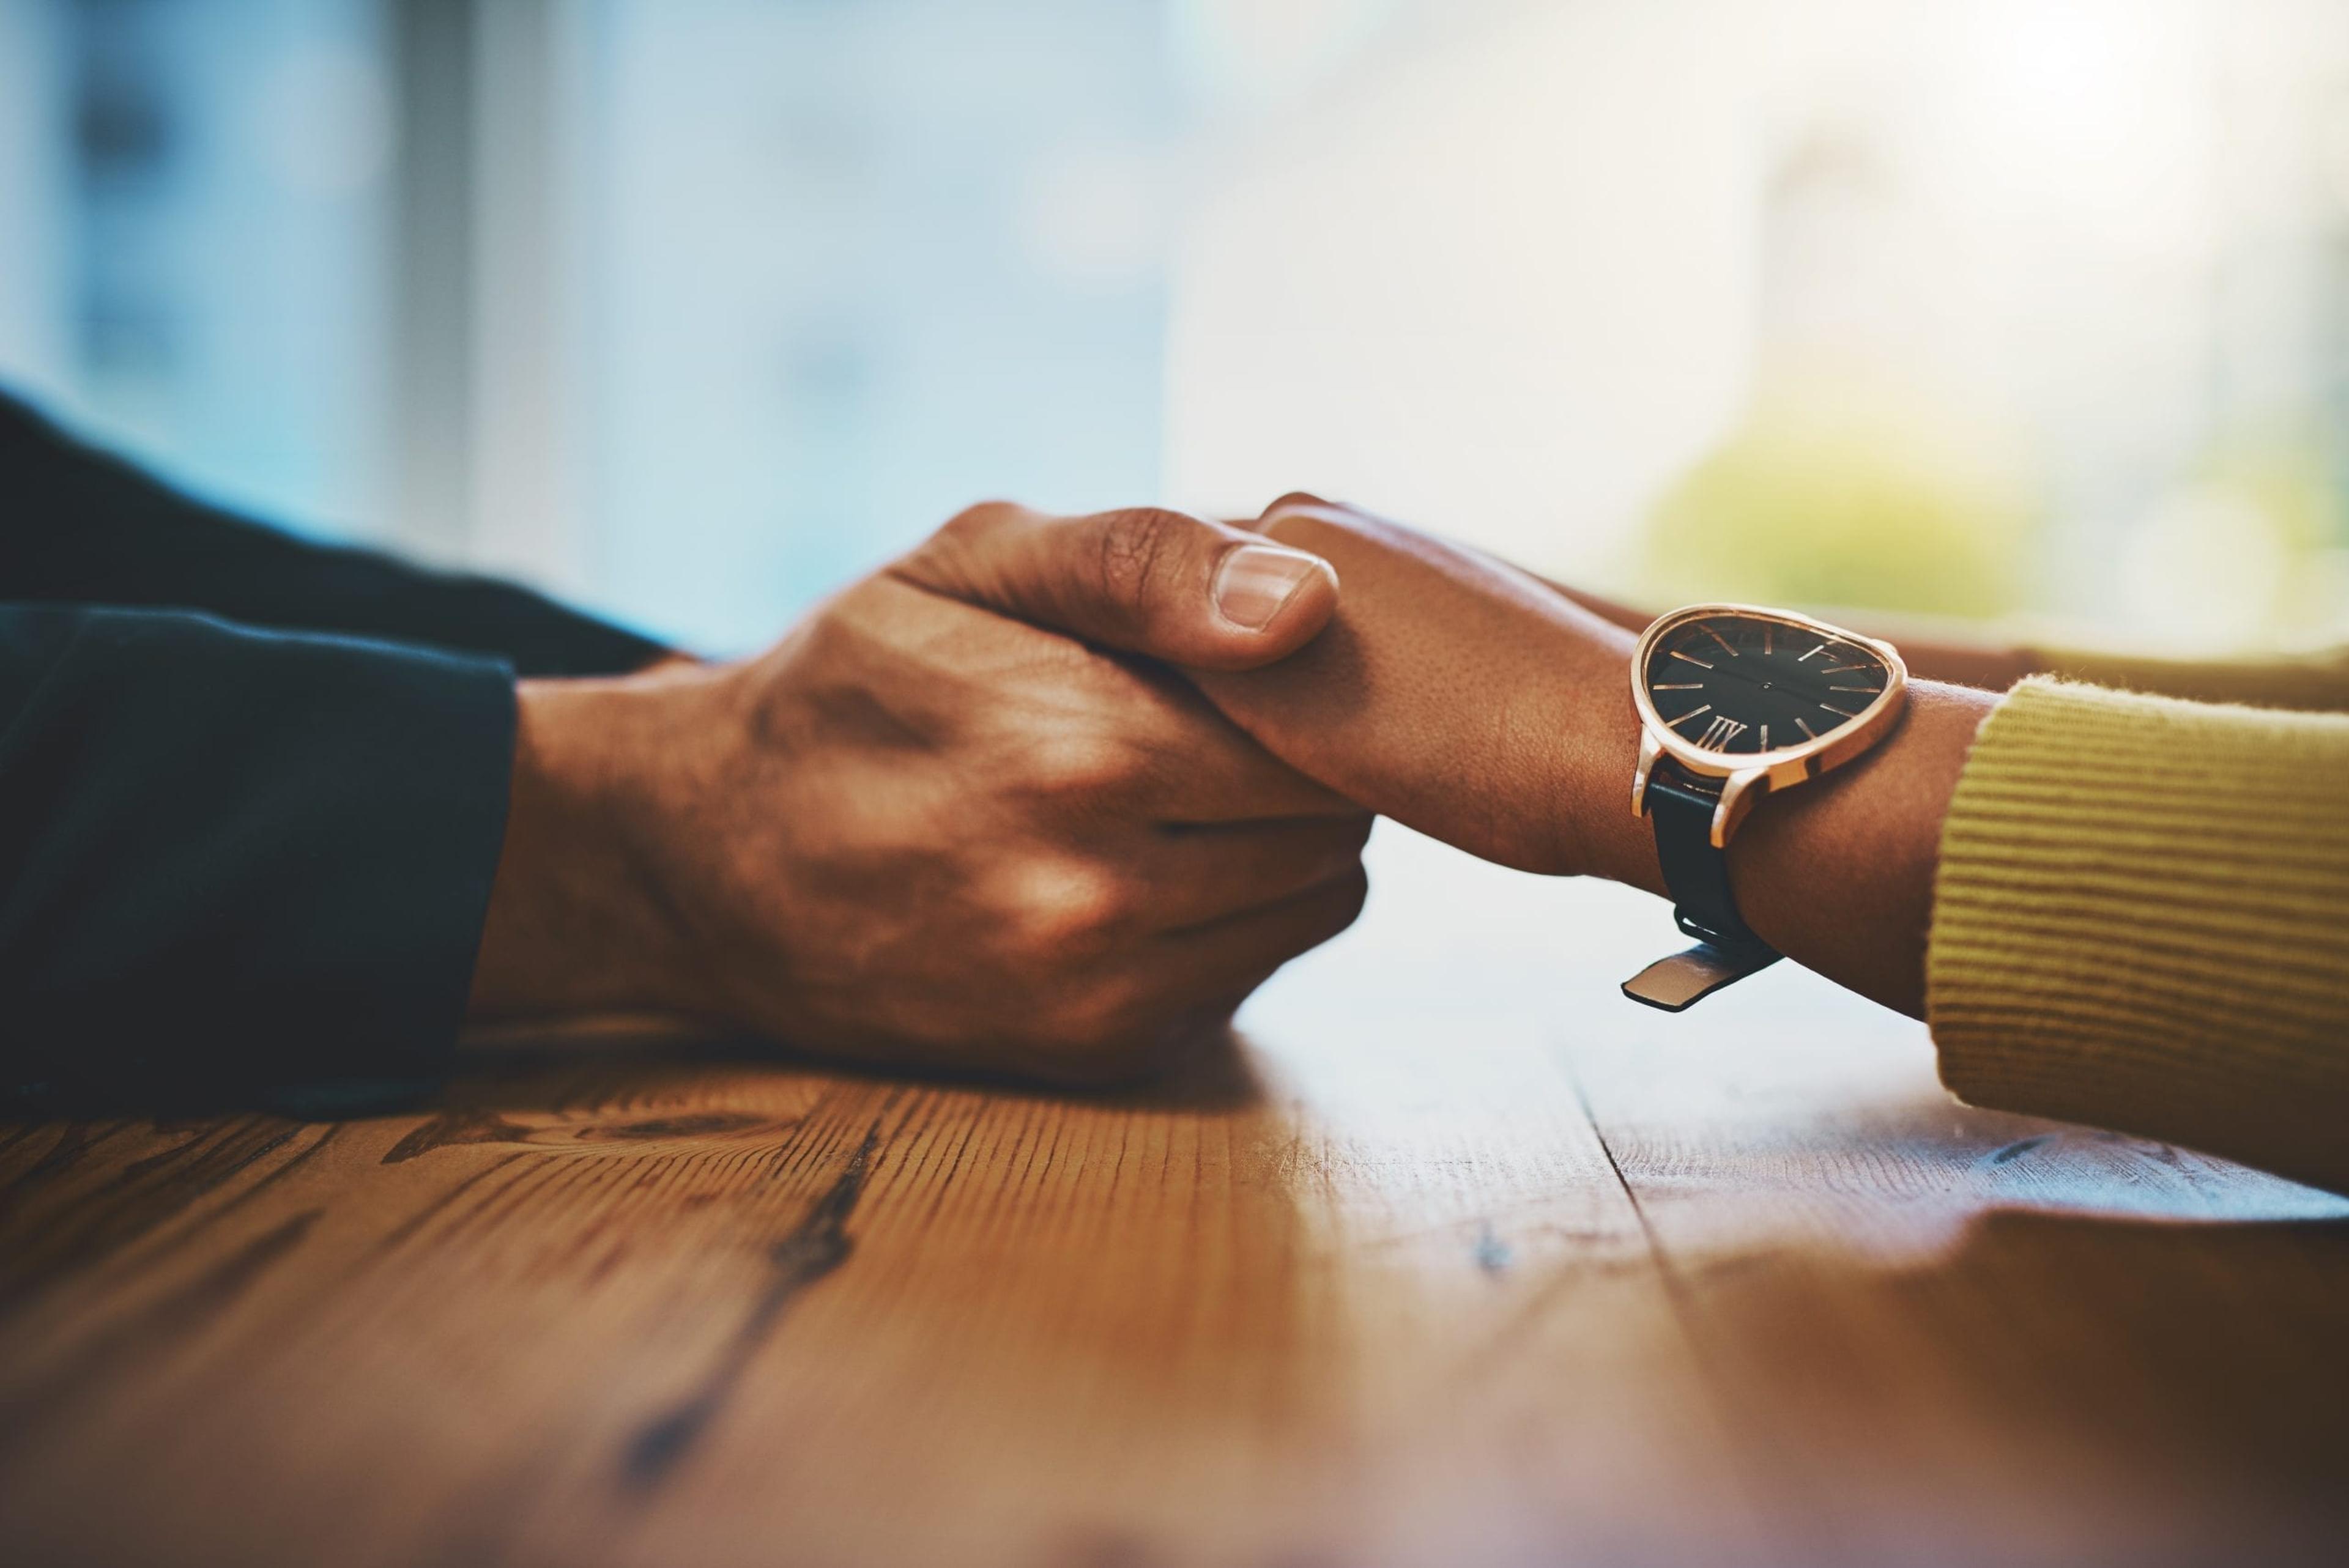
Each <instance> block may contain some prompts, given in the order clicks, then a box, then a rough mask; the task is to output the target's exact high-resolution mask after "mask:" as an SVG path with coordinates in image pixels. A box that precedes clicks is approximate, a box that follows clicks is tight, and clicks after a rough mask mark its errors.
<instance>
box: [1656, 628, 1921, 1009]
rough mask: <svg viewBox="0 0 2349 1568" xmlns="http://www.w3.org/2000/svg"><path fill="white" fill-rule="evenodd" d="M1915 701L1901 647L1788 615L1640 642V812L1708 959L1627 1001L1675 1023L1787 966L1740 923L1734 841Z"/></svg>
mask: <svg viewBox="0 0 2349 1568" xmlns="http://www.w3.org/2000/svg"><path fill="white" fill-rule="evenodd" d="M1908 696H1909V669H1908V666H1907V665H1903V664H1902V663H1901V662H1900V654H1899V650H1898V649H1896V648H1894V647H1893V645H1891V644H1889V643H1884V642H1878V641H1877V640H1876V639H1875V638H1873V637H1863V636H1860V635H1859V634H1857V633H1855V632H1847V631H1845V630H1843V629H1842V628H1841V627H1839V626H1831V625H1828V624H1826V622H1824V621H1814V620H1812V619H1811V618H1810V617H1809V616H1807V615H1797V614H1794V613H1793V612H1792V611H1788V610H1764V609H1757V608H1755V607H1754V606H1752V605H1749V604H1692V605H1690V606H1689V607H1688V608H1686V609H1684V610H1675V611H1673V612H1672V613H1671V614H1669V615H1665V616H1663V617H1661V619H1659V620H1658V621H1656V622H1655V624H1652V625H1651V626H1650V627H1649V628H1648V629H1647V631H1646V632H1645V633H1643V634H1641V635H1640V645H1639V647H1638V648H1637V649H1636V650H1635V651H1634V652H1633V654H1632V655H1631V701H1632V703H1633V705H1634V706H1635V707H1638V709H1639V712H1640V766H1639V770H1638V771H1637V772H1636V773H1634V774H1633V775H1632V778H1631V810H1632V811H1633V813H1634V814H1635V815H1639V816H1643V817H1646V818H1648V819H1649V820H1651V822H1653V823H1654V824H1655V830H1656V859H1657V861H1659V862H1660V863H1661V866H1662V868H1663V873H1664V887H1665V890H1666V891H1667V892H1670V893H1671V900H1672V915H1673V918H1674V919H1675V920H1677V921H1678V922H1679V923H1680V928H1681V931H1682V934H1685V935H1688V936H1692V937H1694V938H1696V945H1695V946H1693V947H1692V948H1690V949H1689V950H1688V951H1687V952H1685V953H1676V954H1672V955H1671V957H1669V958H1660V959H1658V960H1657V961H1656V962H1655V963H1653V964H1651V965H1648V966H1647V967H1646V968H1645V969H1642V970H1641V971H1640V973H1639V974H1637V975H1633V976H1632V977H1631V978H1630V979H1629V980H1626V981H1625V982H1623V995H1626V996H1629V997H1630V998H1631V999H1632V1000H1633V1001H1635V1002H1645V1003H1646V1004H1648V1005H1649V1006H1651V1007H1661V1008H1662V1009H1663V1010H1664V1011H1666V1012H1668V1013H1677V1012H1679V1011H1681V1010H1682V1008H1684V1007H1688V1006H1693V1005H1694V1004H1695V1003H1697V1002H1700V1001H1702V999H1704V998H1705V997H1706V996H1709V995H1712V994H1713V992H1715V991H1718V990H1720V989H1721V988H1722V987H1723V985H1729V984H1730V983H1732V982H1733V981H1736V980H1742V979H1744V977H1745V976H1746V975H1751V974H1753V973H1754V971H1755V970H1757V969H1763V968H1766V967H1767V966H1769V965H1772V964H1775V963H1776V962H1777V961H1778V956H1779V955H1778V953H1777V952H1776V950H1775V949H1774V948H1772V947H1771V945H1770V944H1768V943H1766V942H1764V941H1763V940H1762V939H1761V938H1760V937H1759V936H1756V935H1755V934H1754V931H1753V928H1752V927H1750V926H1748V925H1747V924H1746V923H1745V920H1744V916H1742V915H1741V914H1739V913H1738V912H1737V900H1736V898H1735V897H1734V895H1733V893H1732V892H1731V891H1730V886H1729V859H1728V855H1727V853H1726V852H1725V851H1727V850H1728V848H1729V841H1730V838H1731V836H1732V835H1733V834H1734V833H1735V832H1736V831H1737V825H1738V823H1740V822H1741V821H1743V820H1744V818H1745V814H1746V812H1748V811H1750V810H1753V807H1754V801H1755V800H1757V799H1761V797H1762V796H1764V795H1765V794H1769V793H1772V792H1775V791H1776V790H1780V789H1792V788H1794V787H1795V785H1797V784H1800V783H1803V782H1804V781H1805V780H1806V779H1816V778H1817V777H1818V776H1819V775H1820V774H1822V773H1825V772H1826V771H1827V769H1831V768H1840V767H1842V766H1843V765H1844V764H1845V763H1847V762H1848V761H1850V760H1851V759H1852V758H1855V757H1857V756H1859V755H1860V754H1861V753H1863V752H1865V751H1867V750H1868V748H1870V747H1872V746H1875V745H1876V744H1878V742H1879V741H1881V740H1883V739H1884V738H1885V737H1887V736H1889V735H1890V734H1891V733H1892V731H1893V729H1894V727H1897V726H1898V725H1899V722H1900V716H1901V712H1902V710H1903V709H1904V707H1906V705H1907V703H1908Z"/></svg>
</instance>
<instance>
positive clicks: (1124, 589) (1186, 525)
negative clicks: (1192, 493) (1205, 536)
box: [1096, 506, 1191, 611]
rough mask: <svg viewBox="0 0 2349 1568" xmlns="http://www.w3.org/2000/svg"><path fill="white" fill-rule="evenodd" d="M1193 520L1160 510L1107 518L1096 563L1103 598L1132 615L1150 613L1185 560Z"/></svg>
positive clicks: (1127, 511) (1134, 509)
mask: <svg viewBox="0 0 2349 1568" xmlns="http://www.w3.org/2000/svg"><path fill="white" fill-rule="evenodd" d="M1190 528H1191V519H1189V518H1187V517H1185V516H1184V515H1183V514H1182V513H1181V512H1177V511H1164V509H1162V508H1159V507H1149V506H1140V507H1129V508H1127V509H1125V510H1124V511H1114V512H1111V513H1109V514H1108V516H1107V517H1106V518H1105V519H1104V520H1103V521H1102V529H1101V553H1100V557H1099V560H1098V561H1097V562H1096V566H1097V570H1098V572H1099V574H1100V582H1101V590H1102V596H1103V597H1104V598H1106V599H1107V600H1108V601H1109V602H1110V603H1113V604H1117V605H1119V606H1121V607H1123V608H1124V609H1127V610H1131V611H1141V610H1143V609H1146V608H1148V606H1149V604H1150V603H1151V601H1152V599H1153V598H1154V596H1155V595H1156V594H1158V593H1162V592H1163V591H1164V586H1165V583H1166V579H1167V577H1168V575H1169V573H1171V572H1172V571H1173V570H1174V567H1175V565H1176V563H1177V562H1180V561H1181V560H1182V557H1183V550H1182V546H1183V541H1184V539H1185V536H1186V534H1187V533H1188V532H1189V531H1190Z"/></svg>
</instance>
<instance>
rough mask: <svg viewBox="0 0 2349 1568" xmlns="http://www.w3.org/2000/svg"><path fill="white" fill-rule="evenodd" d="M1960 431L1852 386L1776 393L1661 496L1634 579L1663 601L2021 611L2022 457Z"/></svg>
mask: <svg viewBox="0 0 2349 1568" xmlns="http://www.w3.org/2000/svg"><path fill="white" fill-rule="evenodd" d="M1956 428H1958V427H1957V425H1956V422H1954V421H1946V420H1945V421H1938V422H1937V421H1935V420H1933V419H1930V418H1922V417H1919V416H1917V415H1915V414H1913V413H1910V412H1907V411H1903V410H1901V409H1900V408H1899V407H1898V405H1897V404H1896V403H1894V402H1893V401H1891V400H1889V399H1886V398H1870V397H1868V396H1867V395H1866V394H1865V393H1864V392H1863V391H1862V390H1860V389H1858V388H1854V387H1842V388H1822V387H1809V388H1804V389H1800V390H1794V389H1783V390H1781V391H1780V392H1779V393H1777V394H1776V395H1775V396H1773V397H1767V398H1765V399H1764V400H1762V401H1760V402H1758V403H1757V404H1756V405H1755V407H1754V411H1753V413H1752V415H1751V416H1750V417H1749V418H1748V419H1747V420H1746V422H1745V424H1744V426H1743V427H1742V428H1740V429H1739V430H1737V431H1736V432H1735V433H1733V435H1732V436H1731V437H1730V438H1728V439H1727V440H1726V441H1725V442H1723V444H1722V445H1721V446H1720V447H1718V448H1717V449H1714V450H1713V452H1712V453H1711V454H1709V455H1708V456H1706V457H1705V458H1703V459H1702V460H1700V461H1699V462H1698V463H1697V464H1696V465H1695V467H1693V468H1692V469H1690V470H1689V472H1688V473H1687V474H1686V475H1685V476H1684V477H1683V478H1682V480H1680V481H1679V482H1678V483H1676V484H1675V485H1674V486H1673V487H1672V488H1671V490H1669V491H1667V492H1666V493H1665V494H1664V496H1663V497H1662V498H1661V500H1659V501H1658V503H1657V505H1656V507H1655V509H1654V511H1652V512H1651V515H1650V517H1649V519H1648V525H1647V528H1646V530H1645V531H1644V533H1643V535H1642V536H1641V539H1640V562H1639V572H1640V577H1641V578H1642V580H1643V584H1642V585H1643V586H1644V588H1645V589H1646V590H1647V592H1648V593H1650V595H1651V596H1652V598H1653V599H1654V600H1655V602H1657V603H1690V602H1692V601H1695V600H1701V599H1729V600H1737V601H1745V602H1751V603H1764V604H1816V605H1826V606H1840V605H1853V606H1865V607H1868V608H1871V609H1880V610H1892V611H1901V612H1907V613H1913V614H1933V615H1947V616H1963V617H1975V618H1986V617H1991V616H1996V615H2000V614H2006V613H2008V612H2010V611H2013V610H2014V609H2016V608H2018V607H2019V606H2021V605H2022V604H2023V603H2026V602H2027V601H2028V600H2029V599H2030V598H2031V597H2032V594H2031V589H2032V586H2033V584H2032V582H2031V575H2032V574H2031V571H2030V566H2031V557H2032V554H2033V536H2034V531H2035V530H2034V526H2033V525H2034V521H2035V512H2034V509H2033V507H2032V505H2031V504H2030V502H2029V500H2028V499H2027V496H2026V493H2025V490H2024V488H2023V485H2022V484H2021V483H2020V482H2019V480H2018V479H2017V478H2016V475H2017V472H2018V469H2019V465H2015V464H2013V463H2010V462H2006V461H2002V460H2001V459H2000V458H1999V456H1998V455H1997V454H1996V453H1994V452H1993V451H1992V449H1990V448H1989V447H1988V446H1987V445H1980V446H1973V447H1969V446H1967V445H1966V444H1964V443H1962V442H1961V441H1958V440H1955V439H1953V438H1952V437H1951V431H1953V430H1954V429H1956Z"/></svg>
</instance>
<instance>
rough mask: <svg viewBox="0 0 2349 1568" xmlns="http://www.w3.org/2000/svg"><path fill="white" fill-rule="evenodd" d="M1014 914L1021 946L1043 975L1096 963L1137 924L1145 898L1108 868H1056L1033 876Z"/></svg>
mask: <svg viewBox="0 0 2349 1568" xmlns="http://www.w3.org/2000/svg"><path fill="white" fill-rule="evenodd" d="M1027 881H1028V885H1027V887H1026V888H1025V889H1024V890H1023V891H1022V892H1021V894H1020V895H1019V900H1018V903H1017V905H1016V907H1015V908H1014V910H1013V911H1012V912H1011V920H1012V928H1013V930H1014V932H1015V933H1016V940H1017V943H1018V945H1019V949H1020V951H1021V953H1022V954H1023V955H1024V956H1025V957H1026V959H1027V961H1028V963H1029V964H1030V966H1032V967H1033V968H1035V969H1036V970H1038V971H1039V972H1040V973H1041V974H1042V975H1046V976H1048V977H1050V976H1057V975H1062V974H1065V973H1066V972H1067V971H1069V970H1070V969H1071V968H1076V967H1081V966H1082V965H1089V964H1092V963H1095V962H1097V961H1098V960H1099V959H1100V958H1101V957H1102V956H1103V955H1104V954H1107V953H1108V952H1109V951H1110V950H1111V949H1112V948H1113V947H1114V946H1115V945H1116V944H1117V943H1118V942H1119V941H1120V940H1121V938H1122V937H1123V934H1124V933H1125V932H1126V931H1127V930H1128V929H1129V928H1130V926H1131V925H1132V923H1133V917H1134V914H1135V913H1136V911H1137V909H1138V907H1139V904H1140V900H1139V899H1138V898H1137V897H1136V895H1135V892H1134V890H1133V887H1132V885H1131V884H1130V883H1129V882H1127V881H1126V879H1125V878H1124V877H1123V876H1121V875H1119V874H1118V873H1117V872H1113V871H1111V870H1109V869H1107V868H1105V867H1100V866H1090V865H1056V866H1051V867H1048V868H1040V869H1039V870H1038V871H1036V872H1031V873H1030V875H1029V877H1028V879H1027Z"/></svg>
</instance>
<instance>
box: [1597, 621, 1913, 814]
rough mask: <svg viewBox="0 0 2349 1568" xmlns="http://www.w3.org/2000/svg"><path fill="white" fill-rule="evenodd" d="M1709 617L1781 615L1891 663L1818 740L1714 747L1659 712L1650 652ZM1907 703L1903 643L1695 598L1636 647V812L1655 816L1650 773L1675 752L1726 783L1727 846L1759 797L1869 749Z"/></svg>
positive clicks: (1721, 810) (1719, 809) (1720, 809)
mask: <svg viewBox="0 0 2349 1568" xmlns="http://www.w3.org/2000/svg"><path fill="white" fill-rule="evenodd" d="M1710 615H1739V616H1744V617H1745V618H1747V619H1749V620H1761V621H1775V622H1776V623H1777V624H1780V625H1782V626H1792V627H1795V628H1796V629H1798V630H1801V631H1805V632H1809V633H1812V634H1815V635H1818V636H1821V637H1824V638H1826V639H1827V640H1828V641H1830V642H1837V643H1847V644H1850V645H1852V646H1854V647H1859V648H1865V649H1867V650H1868V652H1869V653H1871V654H1874V655H1876V656H1877V657H1878V658H1879V659H1882V660H1883V661H1884V670H1885V678H1884V689H1883V690H1882V691H1881V692H1879V693H1878V694H1877V696H1876V698H1875V700H1874V701H1872V702H1870V703H1869V704H1868V706H1867V707H1864V708H1862V709H1861V710H1860V713H1859V717H1857V718H1854V719H1848V720H1847V721H1845V724H1844V726H1843V727H1842V728H1840V729H1835V730H1830V731H1828V732H1827V733H1826V734H1825V735H1823V736H1820V737H1819V738H1817V739H1816V740H1806V741H1804V742H1803V743H1802V744H1801V745H1800V746H1783V747H1779V748H1775V749H1773V750H1769V751H1757V752H1755V753H1754V754H1753V755H1752V756H1748V757H1731V756H1728V755H1727V754H1725V753H1723V752H1718V751H1709V750H1707V749H1706V748H1703V747H1702V746H1699V745H1697V744H1696V743H1695V742H1694V741H1692V740H1690V739H1689V738H1687V737H1686V736H1683V735H1681V734H1679V733H1677V732H1675V731H1674V730H1672V729H1671V727H1669V726H1667V725H1666V724H1665V723H1664V721H1663V717H1662V716H1661V715H1660V714H1658V713H1657V712H1656V705H1655V703H1654V702H1653V701H1652V700H1651V699H1650V697H1649V696H1648V655H1650V654H1651V653H1653V652H1654V651H1655V646H1656V644H1657V643H1658V642H1659V641H1660V640H1661V639H1662V638H1663V637H1664V636H1666V635H1667V634H1670V633H1671V632H1672V631H1673V630H1675V629H1676V628H1678V627H1681V626H1684V625H1686V624H1688V623H1690V622H1691V621H1701V620H1703V619H1705V618H1706V617H1707V616H1710ZM1908 701H1909V666H1908V665H1905V664H1903V663H1902V662H1901V659H1900V651H1899V649H1898V648H1895V647H1894V646H1893V645H1891V644H1889V643H1886V642H1879V641H1878V640H1877V639H1876V638H1874V637H1863V636H1861V635H1859V634H1857V632H1847V631H1845V630H1844V629H1843V628H1842V627H1841V626H1837V625H1831V624H1828V623H1827V622H1825V621H1815V620H1813V619H1812V618H1811V617H1810V616H1808V615H1798V614H1795V612H1793V611H1792V610H1773V609H1767V608H1764V607H1763V606H1761V605H1758V604H1690V605H1687V606H1684V607H1683V608H1682V609H1678V610H1674V611H1672V612H1671V614H1665V615H1660V616H1658V617H1657V618H1656V619H1655V620H1654V621H1653V622H1651V624H1649V626H1648V629H1647V630H1646V631H1645V632H1642V633H1640V645H1639V646H1638V647H1637V648H1635V649H1633V650H1632V653H1631V702H1632V705H1633V706H1634V707H1637V708H1638V709H1639V711H1640V766H1639V770H1638V771H1637V772H1636V773H1634V774H1633V775H1632V777H1631V814H1632V815H1633V816H1635V817H1644V816H1646V815H1647V814H1648V775H1649V774H1651V773H1652V772H1653V771H1654V770H1655V767H1656V758H1659V757H1667V756H1668V757H1670V758H1671V759H1672V760H1673V761H1675V762H1677V763H1679V764H1680V765H1681V766H1682V767H1683V768H1685V769H1688V770H1689V771H1690V772H1692V773H1696V774H1701V775H1702V776H1703V777H1705V778H1708V779H1722V780H1723V784H1722V787H1721V804H1720V805H1718V806H1716V807H1714V808H1713V848H1714V849H1717V850H1723V849H1727V848H1728V847H1729V838H1730V835H1731V834H1733V833H1734V832H1735V831H1737V824H1738V823H1740V822H1742V821H1744V820H1745V813H1746V812H1748V811H1750V810H1753V809H1754V801H1755V800H1757V799H1760V798H1761V797H1762V796H1763V795H1764V794H1766V793H1767V792H1769V791H1770V790H1773V789H1791V788H1792V787H1794V786H1795V785H1796V784H1800V783H1802V782H1803V781H1804V780H1805V779H1816V778H1817V777H1818V776H1819V775H1820V774H1822V773H1825V772H1827V771H1828V770H1829V769H1836V768H1840V767H1842V766H1843V765H1844V764H1845V763H1847V762H1848V761H1850V760H1851V759H1852V758H1855V757H1857V756H1858V755H1860V754H1861V753H1862V752H1864V751H1866V750H1868V748H1870V747H1872V746H1874V745H1876V744H1877V743H1878V741H1880V740H1882V739H1883V738H1885V737H1886V736H1887V735H1889V734H1890V733H1891V732H1892V729H1893V727H1894V726H1896V725H1898V724H1899V722H1900V716H1901V713H1902V712H1903V710H1904V709H1905V708H1906V707H1907V706H1908Z"/></svg>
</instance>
